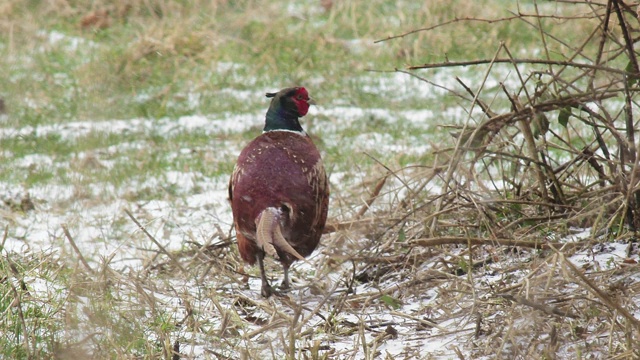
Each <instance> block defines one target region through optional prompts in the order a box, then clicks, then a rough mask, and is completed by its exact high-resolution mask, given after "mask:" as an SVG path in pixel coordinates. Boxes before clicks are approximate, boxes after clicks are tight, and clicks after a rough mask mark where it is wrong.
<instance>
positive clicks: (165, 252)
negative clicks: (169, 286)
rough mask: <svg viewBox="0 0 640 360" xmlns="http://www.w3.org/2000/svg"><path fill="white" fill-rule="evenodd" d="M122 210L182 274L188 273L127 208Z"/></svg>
mask: <svg viewBox="0 0 640 360" xmlns="http://www.w3.org/2000/svg"><path fill="white" fill-rule="evenodd" d="M124 212H125V213H126V214H127V215H128V216H129V218H131V220H132V221H133V222H134V223H135V224H136V225H137V226H138V228H139V229H140V230H142V232H143V233H144V234H145V235H147V237H148V238H149V239H150V240H151V241H152V242H153V243H154V244H155V245H156V246H157V247H158V249H160V251H162V252H163V253H164V254H165V255H167V256H168V257H169V259H171V262H172V263H173V264H174V265H175V266H176V267H177V268H178V269H180V271H182V273H183V274H185V275H186V274H188V272H187V270H185V268H183V267H182V265H181V264H180V262H179V261H178V260H177V259H176V258H175V257H174V256H173V255H171V253H170V252H168V251H167V249H165V248H164V246H162V244H160V243H159V242H158V240H156V239H155V238H154V237H153V235H151V234H150V233H149V232H148V231H147V229H145V228H144V226H142V225H141V224H140V222H138V220H137V219H136V218H135V217H134V216H133V214H131V212H130V211H129V210H127V209H125V210H124Z"/></svg>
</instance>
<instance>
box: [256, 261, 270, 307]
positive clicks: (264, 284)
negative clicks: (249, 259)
mask: <svg viewBox="0 0 640 360" xmlns="http://www.w3.org/2000/svg"><path fill="white" fill-rule="evenodd" d="M258 266H259V267H260V279H261V280H262V288H261V290H260V293H261V294H262V296H264V297H266V298H268V297H269V296H271V293H272V291H271V285H269V280H267V275H266V274H265V272H264V252H262V251H260V252H259V253H258Z"/></svg>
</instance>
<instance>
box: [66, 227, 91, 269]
mask: <svg viewBox="0 0 640 360" xmlns="http://www.w3.org/2000/svg"><path fill="white" fill-rule="evenodd" d="M62 231H63V232H64V236H66V238H67V240H69V244H71V247H72V248H73V251H74V252H75V253H76V255H78V257H79V258H80V262H82V265H84V267H85V269H87V271H89V273H90V274H93V269H92V268H91V266H89V263H88V262H87V260H85V258H84V256H83V255H82V253H81V252H80V249H78V246H76V242H75V241H74V240H73V237H72V236H71V233H70V232H69V229H68V228H67V225H64V224H63V225H62Z"/></svg>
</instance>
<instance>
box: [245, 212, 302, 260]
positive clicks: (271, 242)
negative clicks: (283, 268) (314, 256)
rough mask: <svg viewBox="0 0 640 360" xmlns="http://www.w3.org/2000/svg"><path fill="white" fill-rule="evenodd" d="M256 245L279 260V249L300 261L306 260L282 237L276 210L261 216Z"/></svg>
mask: <svg viewBox="0 0 640 360" xmlns="http://www.w3.org/2000/svg"><path fill="white" fill-rule="evenodd" d="M256 243H257V245H258V246H259V247H261V248H262V249H263V250H264V252H265V253H267V254H268V255H269V256H272V257H274V258H276V259H278V253H277V251H276V247H277V248H278V249H280V251H284V252H286V253H288V254H290V255H292V256H293V257H295V258H296V259H298V260H302V261H304V260H305V259H304V257H303V256H302V255H300V254H299V253H298V252H297V251H296V249H294V248H293V247H292V246H291V244H289V242H288V241H287V239H285V238H284V236H283V235H282V229H280V221H279V214H278V211H277V210H276V209H273V208H268V209H265V210H263V211H262V213H261V214H260V220H259V221H258V224H257V227H256Z"/></svg>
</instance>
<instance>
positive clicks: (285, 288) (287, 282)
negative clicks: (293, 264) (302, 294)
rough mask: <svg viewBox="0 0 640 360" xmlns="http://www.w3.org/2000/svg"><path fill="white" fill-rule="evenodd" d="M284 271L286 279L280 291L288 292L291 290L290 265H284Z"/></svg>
mask: <svg viewBox="0 0 640 360" xmlns="http://www.w3.org/2000/svg"><path fill="white" fill-rule="evenodd" d="M282 268H283V269H284V279H283V280H282V284H281V285H280V289H282V290H288V289H289V286H290V284H289V265H284V264H283V265H282Z"/></svg>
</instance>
